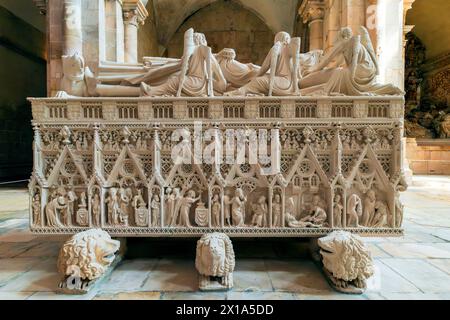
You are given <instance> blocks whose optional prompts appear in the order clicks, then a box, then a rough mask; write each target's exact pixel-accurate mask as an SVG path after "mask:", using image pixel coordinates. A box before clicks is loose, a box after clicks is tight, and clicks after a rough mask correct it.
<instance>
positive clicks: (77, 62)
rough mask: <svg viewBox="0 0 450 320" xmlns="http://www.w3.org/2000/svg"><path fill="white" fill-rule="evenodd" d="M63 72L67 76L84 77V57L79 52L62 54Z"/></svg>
mask: <svg viewBox="0 0 450 320" xmlns="http://www.w3.org/2000/svg"><path fill="white" fill-rule="evenodd" d="M61 59H62V68H63V73H64V75H65V76H67V77H77V76H78V77H82V76H83V75H84V59H83V57H82V56H81V55H80V54H79V53H77V52H76V53H74V54H72V55H66V56H62V57H61Z"/></svg>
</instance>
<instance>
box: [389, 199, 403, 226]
mask: <svg viewBox="0 0 450 320" xmlns="http://www.w3.org/2000/svg"><path fill="white" fill-rule="evenodd" d="M399 198H400V197H399V196H398V195H396V196H395V227H397V228H399V227H400V226H401V225H402V222H403V204H402V203H401V202H400V199H399ZM391 225H392V226H394V223H393V222H391Z"/></svg>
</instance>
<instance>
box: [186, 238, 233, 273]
mask: <svg viewBox="0 0 450 320" xmlns="http://www.w3.org/2000/svg"><path fill="white" fill-rule="evenodd" d="M234 265H235V262H234V250H233V245H232V243H231V240H230V238H229V237H228V236H227V235H226V234H224V233H218V232H214V233H207V234H204V235H203V236H202V237H201V238H200V240H198V242H197V254H196V257H195V267H196V268H197V271H198V272H199V273H200V274H202V275H205V276H211V277H225V276H227V275H228V274H229V273H231V272H233V270H234Z"/></svg>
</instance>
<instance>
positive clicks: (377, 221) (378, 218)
mask: <svg viewBox="0 0 450 320" xmlns="http://www.w3.org/2000/svg"><path fill="white" fill-rule="evenodd" d="M374 209H375V212H374V215H373V217H372V219H371V221H370V226H371V227H373V228H383V227H386V226H387V222H388V221H387V220H388V214H387V212H388V208H387V206H386V204H385V203H384V202H383V201H379V200H378V201H377V202H375V206H374Z"/></svg>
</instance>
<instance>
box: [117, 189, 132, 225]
mask: <svg viewBox="0 0 450 320" xmlns="http://www.w3.org/2000/svg"><path fill="white" fill-rule="evenodd" d="M132 197H133V191H132V190H131V188H129V187H127V188H120V189H119V203H120V212H119V223H120V224H121V225H124V226H128V217H129V207H130V203H131V198H132Z"/></svg>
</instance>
